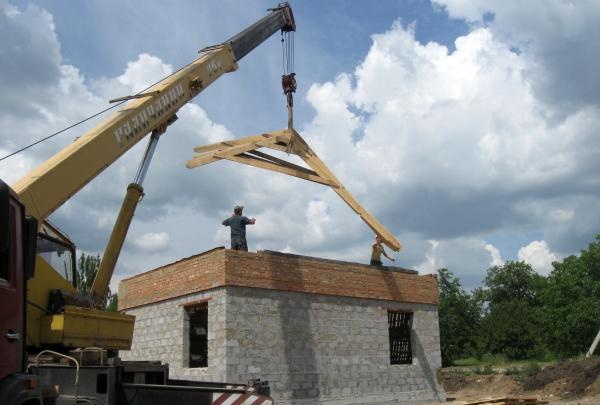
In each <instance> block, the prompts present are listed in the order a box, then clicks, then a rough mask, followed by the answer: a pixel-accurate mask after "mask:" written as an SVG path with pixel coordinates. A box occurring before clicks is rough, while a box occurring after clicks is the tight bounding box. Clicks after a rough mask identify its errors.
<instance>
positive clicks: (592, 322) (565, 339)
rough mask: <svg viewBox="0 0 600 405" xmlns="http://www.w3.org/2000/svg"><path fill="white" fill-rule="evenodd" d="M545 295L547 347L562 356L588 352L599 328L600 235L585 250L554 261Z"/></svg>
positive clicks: (543, 312)
mask: <svg viewBox="0 0 600 405" xmlns="http://www.w3.org/2000/svg"><path fill="white" fill-rule="evenodd" d="M553 264H554V270H553V271H552V272H551V273H550V275H549V276H548V285H547V287H546V289H545V290H544V293H543V294H542V302H543V304H544V306H543V311H542V319H543V325H544V336H545V337H546V341H547V344H548V347H549V348H550V349H551V350H552V351H553V352H554V353H556V354H558V355H560V356H573V355H577V354H579V353H582V352H585V351H586V350H587V349H588V348H589V347H590V345H591V344H592V341H593V340H594V337H595V336H596V333H598V329H600V235H597V236H596V241H595V242H592V243H590V245H589V246H588V250H582V251H581V254H580V255H579V257H577V256H569V257H567V258H565V259H564V260H563V261H562V262H555V263H553Z"/></svg>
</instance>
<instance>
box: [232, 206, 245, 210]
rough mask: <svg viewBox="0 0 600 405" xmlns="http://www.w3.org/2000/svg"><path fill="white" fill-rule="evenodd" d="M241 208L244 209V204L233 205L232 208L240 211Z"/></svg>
mask: <svg viewBox="0 0 600 405" xmlns="http://www.w3.org/2000/svg"><path fill="white" fill-rule="evenodd" d="M243 209H244V206H243V205H236V206H235V207H233V210H234V211H241V210H243Z"/></svg>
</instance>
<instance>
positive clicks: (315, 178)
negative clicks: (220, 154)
mask: <svg viewBox="0 0 600 405" xmlns="http://www.w3.org/2000/svg"><path fill="white" fill-rule="evenodd" d="M225 159H227V160H230V161H232V162H238V163H243V164H246V165H250V166H254V167H259V168H261V169H267V170H271V171H274V172H278V173H283V174H287V175H289V176H294V177H298V178H300V179H304V180H309V181H312V182H315V183H319V184H324V185H326V186H330V187H333V184H332V183H331V182H330V181H329V180H328V179H324V178H322V177H320V176H319V175H317V174H316V173H315V174H309V173H306V172H305V171H303V170H297V169H293V168H291V167H287V166H283V165H278V164H276V163H272V162H269V161H267V160H264V159H259V158H257V157H254V156H249V155H245V154H244V155H235V156H228V157H226V158H225ZM300 167H301V166H300ZM303 169H304V168H303ZM304 170H306V169H304Z"/></svg>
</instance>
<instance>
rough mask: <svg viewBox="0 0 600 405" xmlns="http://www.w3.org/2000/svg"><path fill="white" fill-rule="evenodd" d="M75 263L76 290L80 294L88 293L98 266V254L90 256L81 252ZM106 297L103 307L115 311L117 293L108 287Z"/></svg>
mask: <svg viewBox="0 0 600 405" xmlns="http://www.w3.org/2000/svg"><path fill="white" fill-rule="evenodd" d="M77 264H78V265H77V290H78V291H79V293H80V294H82V295H89V293H90V290H91V289H92V283H93V282H94V278H95V277H96V273H97V272H98V269H99V268H100V255H96V256H91V255H86V254H85V253H81V256H79V261H78V263H77ZM106 298H107V299H106V305H105V309H107V310H109V311H116V310H117V307H118V299H119V297H118V296H117V294H113V293H112V292H111V291H110V288H109V290H108V293H107V297H106Z"/></svg>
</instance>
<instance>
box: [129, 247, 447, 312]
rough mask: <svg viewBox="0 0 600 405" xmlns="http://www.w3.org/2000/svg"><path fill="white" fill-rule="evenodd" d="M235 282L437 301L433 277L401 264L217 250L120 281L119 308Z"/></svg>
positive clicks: (419, 301) (239, 284) (278, 287)
mask: <svg viewBox="0 0 600 405" xmlns="http://www.w3.org/2000/svg"><path fill="white" fill-rule="evenodd" d="M224 286H239V287H253V288H260V289H268V290H280V291H293V292H305V293H313V294H321V295H333V296H345V297H355V298H371V299H381V300H389V301H398V302H407V303H423V304H437V303H438V287H437V279H436V277H435V276H434V275H424V276H419V275H418V274H417V273H416V272H415V271H412V270H406V269H401V268H394V267H386V268H377V267H373V266H367V265H363V264H359V263H350V262H343V261H337V260H327V259H319V258H314V257H307V256H298V255H292V254H283V253H278V252H271V251H259V252H258V253H252V252H239V251H233V250H228V249H227V250H226V249H224V248H216V249H213V250H210V251H207V252H204V253H201V254H199V255H195V256H192V257H189V258H187V259H183V260H180V261H177V262H175V263H172V264H169V265H166V266H163V267H160V268H158V269H155V270H151V271H149V272H147V273H143V274H140V275H137V276H134V277H131V278H128V279H124V280H122V281H121V283H120V284H119V309H128V308H133V307H137V306H141V305H146V304H150V303H155V302H159V301H163V300H167V299H171V298H175V297H180V296H184V295H187V294H194V293H197V292H201V291H207V290H210V289H213V288H217V287H224Z"/></svg>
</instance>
